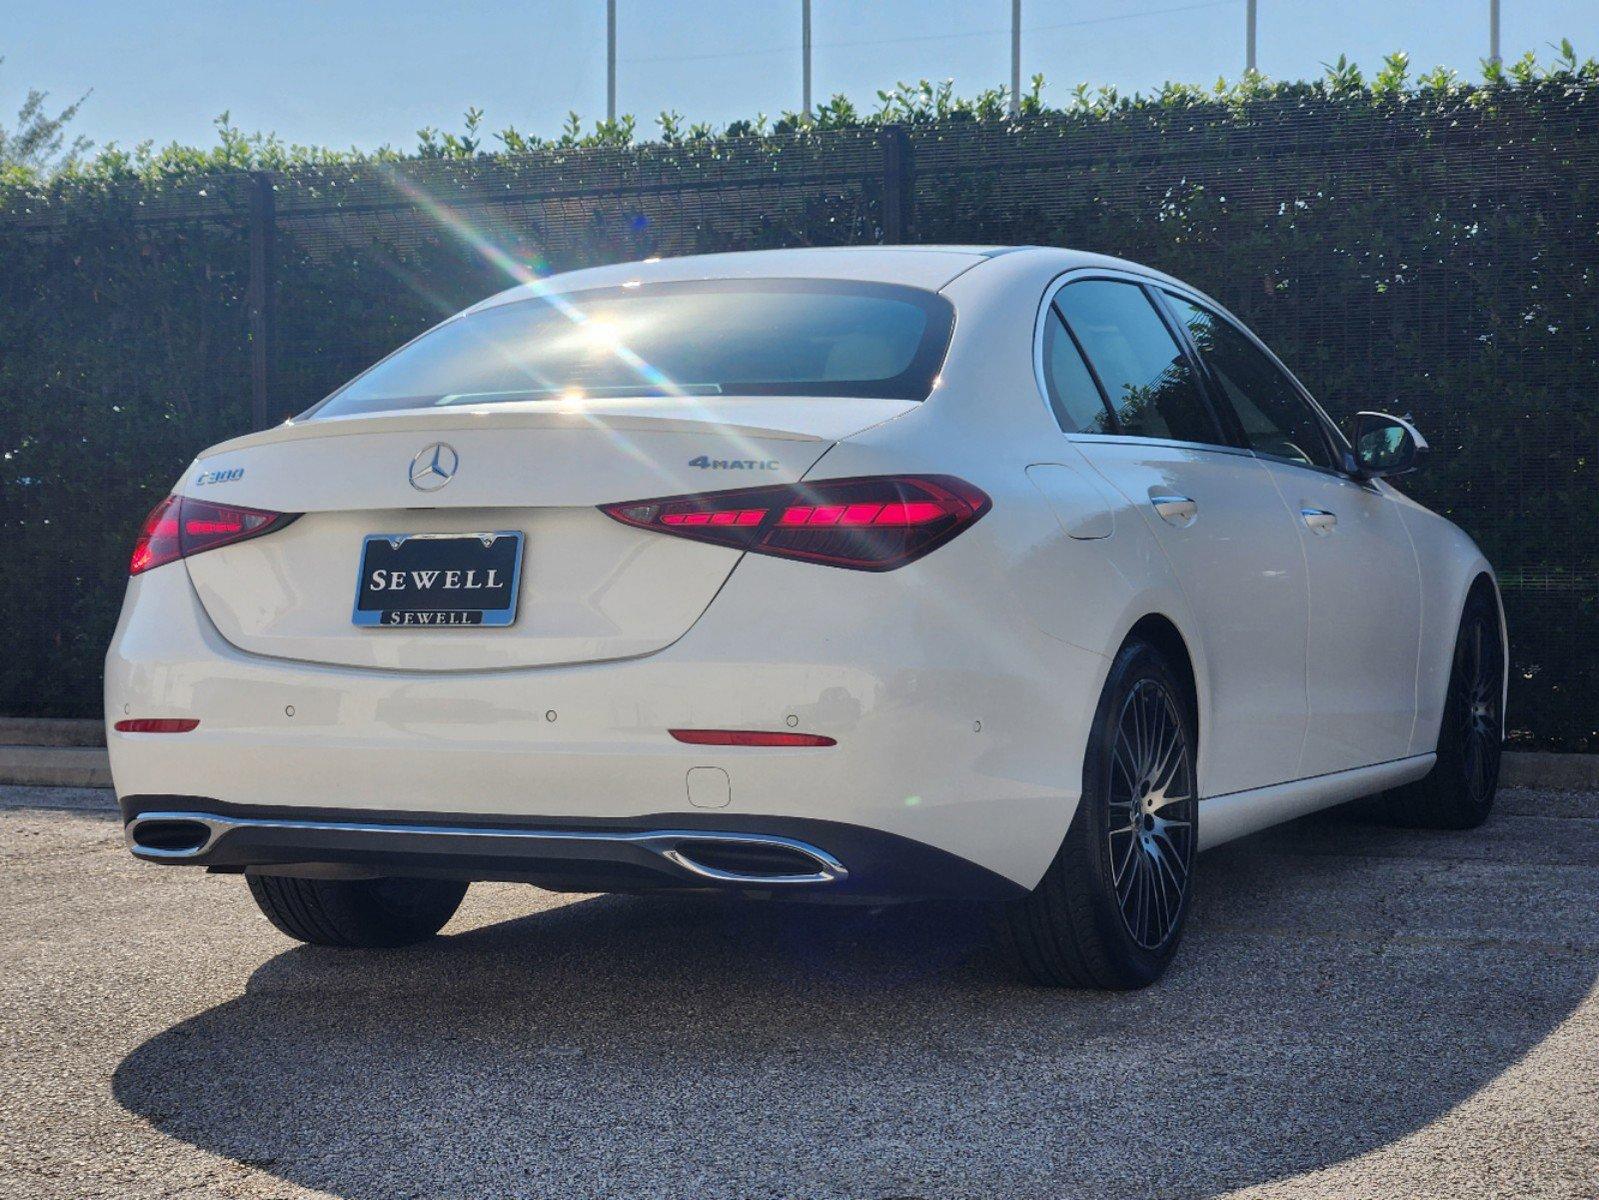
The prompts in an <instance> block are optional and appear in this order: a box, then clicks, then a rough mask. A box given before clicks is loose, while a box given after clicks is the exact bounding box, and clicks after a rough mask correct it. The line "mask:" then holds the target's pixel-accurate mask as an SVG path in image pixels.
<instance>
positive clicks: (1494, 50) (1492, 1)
mask: <svg viewBox="0 0 1599 1200" xmlns="http://www.w3.org/2000/svg"><path fill="white" fill-rule="evenodd" d="M1488 61H1489V62H1491V63H1497V62H1498V61H1499V0H1488Z"/></svg>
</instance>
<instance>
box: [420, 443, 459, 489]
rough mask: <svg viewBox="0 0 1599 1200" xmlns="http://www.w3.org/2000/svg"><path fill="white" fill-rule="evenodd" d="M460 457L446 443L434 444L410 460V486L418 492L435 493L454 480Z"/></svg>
mask: <svg viewBox="0 0 1599 1200" xmlns="http://www.w3.org/2000/svg"><path fill="white" fill-rule="evenodd" d="M460 465H461V456H460V455H459V454H457V453H456V452H455V447H453V446H451V445H449V444H448V443H446V442H434V443H433V444H432V445H431V446H424V447H423V448H422V449H421V450H419V451H417V455H416V457H415V458H413V459H412V460H411V486H412V487H414V488H415V489H416V490H417V491H419V492H436V491H438V490H439V489H440V488H441V487H443V486H444V485H445V484H447V483H449V482H450V480H452V479H454V478H455V472H456V468H458V467H459V466H460Z"/></svg>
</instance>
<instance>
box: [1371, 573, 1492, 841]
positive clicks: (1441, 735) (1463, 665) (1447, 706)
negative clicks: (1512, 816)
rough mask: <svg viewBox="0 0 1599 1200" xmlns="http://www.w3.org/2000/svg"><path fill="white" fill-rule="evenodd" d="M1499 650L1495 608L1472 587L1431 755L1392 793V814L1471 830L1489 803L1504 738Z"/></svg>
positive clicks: (1405, 819)
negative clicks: (1423, 773)
mask: <svg viewBox="0 0 1599 1200" xmlns="http://www.w3.org/2000/svg"><path fill="white" fill-rule="evenodd" d="M1504 668H1505V652H1504V643H1503V642H1502V641H1501V639H1500V634H1499V611H1498V606H1497V605H1495V604H1494V601H1493V597H1492V595H1491V593H1489V592H1488V591H1487V589H1486V588H1479V589H1478V590H1477V591H1475V592H1473V593H1472V596H1471V599H1470V600H1468V601H1467V603H1466V611H1465V612H1464V614H1462V616H1461V618H1460V633H1459V635H1458V636H1457V637H1456V638H1455V657H1454V662H1453V664H1452V665H1451V667H1450V672H1449V690H1448V692H1447V693H1446V694H1445V697H1444V711H1443V720H1442V722H1441V723H1440V726H1439V730H1438V761H1437V763H1435V764H1434V766H1433V769H1432V772H1431V773H1430V774H1429V775H1428V776H1427V777H1426V778H1425V779H1423V780H1421V781H1420V782H1419V783H1413V784H1411V785H1410V786H1409V787H1405V788H1400V789H1398V790H1397V791H1395V792H1394V793H1393V795H1392V798H1391V800H1392V812H1393V815H1394V816H1395V818H1397V819H1398V820H1399V821H1401V822H1403V823H1404V824H1407V825H1420V826H1425V827H1427V828H1432V829H1471V828H1473V827H1475V826H1477V825H1480V824H1482V823H1483V821H1485V820H1486V819H1487V817H1488V813H1489V811H1490V810H1491V809H1492V808H1493V802H1494V795H1495V793H1496V792H1497V791H1498V788H1499V755H1500V751H1501V748H1502V744H1503V741H1504V713H1503V710H1502V707H1501V701H1502V697H1503V696H1504V682H1505V675H1504Z"/></svg>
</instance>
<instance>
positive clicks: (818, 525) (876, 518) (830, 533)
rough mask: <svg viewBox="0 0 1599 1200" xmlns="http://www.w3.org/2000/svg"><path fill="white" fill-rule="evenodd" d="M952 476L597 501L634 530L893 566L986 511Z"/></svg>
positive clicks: (986, 503)
mask: <svg viewBox="0 0 1599 1200" xmlns="http://www.w3.org/2000/svg"><path fill="white" fill-rule="evenodd" d="M991 505H992V501H990V500H989V498H988V496H987V495H986V494H985V493H984V492H982V491H981V490H979V489H978V488H975V487H973V486H972V485H971V484H969V483H967V482H965V481H964V480H961V479H956V478H954V477H952V476H949V475H872V476H866V477H863V478H857V479H822V480H817V481H816V482H814V483H795V484H784V485H779V486H775V487H757V488H739V489H737V490H736V491H727V492H706V493H703V494H700V495H695V496H666V497H662V498H660V499H657V500H631V501H628V502H627V503H625V504H603V505H601V506H600V511H601V512H603V513H605V515H606V516H608V517H612V518H614V519H615V520H618V521H621V522H622V523H623V524H624V525H633V526H636V527H638V528H640V529H653V530H655V531H656V532H658V533H670V534H674V535H675V536H677V537H686V538H693V539H694V540H696V541H701V542H715V543H716V544H717V545H721V546H732V547H734V548H735V549H739V550H749V551H751V552H753V553H755V554H772V555H776V556H778V557H779V558H799V559H805V560H806V561H808V562H817V563H825V564H827V565H828V566H831V567H850V568H853V569H855V570H858V571H891V570H893V569H894V568H895V567H902V566H904V565H905V564H906V563H908V562H912V561H914V560H915V559H918V558H920V557H922V555H924V554H927V553H929V552H930V551H932V550H936V549H937V548H938V547H939V546H942V545H943V544H944V543H945V542H947V541H949V540H950V538H952V537H954V536H955V535H956V534H957V533H959V532H960V531H961V530H963V529H965V528H966V527H967V526H968V525H970V524H971V523H972V522H973V521H975V520H977V518H978V517H980V516H982V515H983V514H984V513H985V512H987V511H988V510H989V508H990V507H991Z"/></svg>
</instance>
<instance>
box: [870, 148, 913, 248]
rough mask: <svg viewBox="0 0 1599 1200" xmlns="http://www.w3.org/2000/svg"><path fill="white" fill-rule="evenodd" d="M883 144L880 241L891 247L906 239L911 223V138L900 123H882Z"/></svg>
mask: <svg viewBox="0 0 1599 1200" xmlns="http://www.w3.org/2000/svg"><path fill="white" fill-rule="evenodd" d="M878 141H879V142H880V143H881V144H882V147H883V241H884V243H885V244H887V245H890V246H893V245H898V244H899V243H901V242H903V241H905V240H906V238H907V237H908V236H909V235H910V226H911V186H912V175H913V172H912V163H911V137H910V133H909V132H908V131H907V130H906V128H905V127H904V126H903V125H885V126H884V127H883V130H882V132H881V133H880V134H878Z"/></svg>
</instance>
